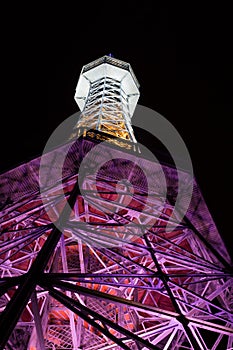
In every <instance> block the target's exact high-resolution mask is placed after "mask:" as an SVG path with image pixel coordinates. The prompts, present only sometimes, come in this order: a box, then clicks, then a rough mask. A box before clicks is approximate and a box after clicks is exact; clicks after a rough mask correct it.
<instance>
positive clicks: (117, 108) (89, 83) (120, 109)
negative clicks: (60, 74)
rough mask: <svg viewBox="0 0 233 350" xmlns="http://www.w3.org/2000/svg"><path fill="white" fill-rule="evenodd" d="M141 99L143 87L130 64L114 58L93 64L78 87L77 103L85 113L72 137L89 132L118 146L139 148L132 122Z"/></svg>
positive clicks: (82, 75) (87, 68) (81, 78)
mask: <svg viewBox="0 0 233 350" xmlns="http://www.w3.org/2000/svg"><path fill="white" fill-rule="evenodd" d="M138 98H139V84H138V81H137V79H136V77H135V75H134V73H133V71H132V68H131V66H130V64H129V63H126V62H123V61H121V60H118V59H115V58H113V57H110V56H103V57H102V58H99V59H97V60H96V61H94V62H92V63H89V64H88V65H86V66H84V67H83V69H82V72H81V74H80V78H79V81H78V84H77V87H76V93H75V100H76V102H77V104H78V106H79V108H80V110H81V112H82V113H81V115H80V118H79V120H78V122H77V124H76V126H75V128H74V133H73V135H72V137H74V136H80V135H84V136H85V135H86V133H87V132H88V135H89V136H93V135H95V136H96V133H97V134H98V137H97V138H99V139H105V140H108V141H111V142H114V143H118V144H119V141H120V139H121V140H124V141H127V142H129V143H134V144H135V143H136V142H137V141H136V139H135V137H134V133H133V129H132V126H131V118H132V115H133V113H134V110H135V107H136V104H137V101H138ZM116 138H117V139H118V140H116ZM113 140H115V141H113Z"/></svg>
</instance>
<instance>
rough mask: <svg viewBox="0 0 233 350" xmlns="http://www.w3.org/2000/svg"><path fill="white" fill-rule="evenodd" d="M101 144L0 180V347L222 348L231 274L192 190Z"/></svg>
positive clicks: (169, 173) (228, 337) (232, 326)
mask: <svg viewBox="0 0 233 350" xmlns="http://www.w3.org/2000/svg"><path fill="white" fill-rule="evenodd" d="M101 141H103V140H98V138H96V137H95V138H93V137H92V135H91V132H90V134H88V135H86V137H84V138H80V139H78V140H76V141H70V142H68V143H67V144H65V145H63V146H60V147H58V148H57V149H54V150H52V151H51V152H49V153H47V154H45V155H44V156H43V159H41V158H36V159H33V160H31V161H30V162H28V163H25V164H22V165H21V166H19V167H17V168H15V169H13V170H10V171H8V172H6V173H4V174H2V175H1V176H0V186H1V192H0V193H1V194H0V196H1V197H0V201H1V219H0V222H1V235H0V263H1V270H0V271H1V280H0V292H1V299H0V307H1V319H0V329H1V332H0V337H1V349H6V350H8V349H9V350H10V349H14V350H18V349H19V350H25V349H28V350H35V349H88V350H97V349H98V350H99V349H102V350H105V349H106V350H107V349H114V350H116V349H135V350H136V349H169V350H170V349H174V350H175V349H202V350H207V349H213V350H215V349H216V350H217V349H232V347H233V315H232V304H233V298H232V295H233V293H232V288H233V279H232V277H233V276H232V265H231V262H230V258H229V256H228V254H227V251H226V248H225V246H224V244H223V241H222V239H221V237H220V235H219V233H218V231H217V228H216V226H215V224H214V222H213V219H212V217H211V215H210V213H209V211H208V208H207V206H206V204H205V201H204V199H203V196H202V194H201V192H200V189H199V187H198V185H197V183H196V181H195V180H194V179H193V178H192V177H190V175H189V174H188V173H187V172H186V171H184V170H177V169H175V168H173V167H171V166H169V165H166V164H164V165H161V164H158V163H157V162H154V161H152V160H151V159H147V158H145V157H144V156H143V155H142V154H138V153H137V152H135V151H133V150H132V151H131V150H130V149H128V150H127V148H126V147H124V148H121V147H117V146H116V144H114V145H113V144H111V143H110V142H108V143H106V142H103V143H101ZM83 169H84V170H83ZM84 175H85V176H84ZM178 177H179V181H180V185H181V186H183V189H184V191H183V197H182V198H181V200H180V204H179V208H180V209H181V212H182V207H185V205H186V201H187V198H186V191H185V189H188V188H189V186H193V194H192V199H191V202H190V205H189V208H188V210H187V212H186V214H185V216H184V217H183V218H182V219H181V216H180V215H181V214H180V212H179V210H175V211H174V203H175V201H176V198H177V179H178Z"/></svg>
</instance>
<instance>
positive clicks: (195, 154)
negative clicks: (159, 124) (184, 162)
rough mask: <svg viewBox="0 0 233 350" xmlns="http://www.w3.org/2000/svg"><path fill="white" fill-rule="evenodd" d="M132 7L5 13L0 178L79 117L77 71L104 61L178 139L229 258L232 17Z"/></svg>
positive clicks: (201, 10) (219, 10)
mask: <svg viewBox="0 0 233 350" xmlns="http://www.w3.org/2000/svg"><path fill="white" fill-rule="evenodd" d="M133 4H134V3H133V2H131V4H130V3H129V2H128V3H127V2H111V3H110V2H101V6H102V7H99V4H96V5H94V7H93V5H91V4H90V3H86V4H85V6H83V7H82V9H81V8H80V7H79V6H76V8H72V6H69V7H68V6H62V5H61V6H60V7H59V6H58V5H57V7H56V8H55V9H54V10H53V11H49V10H48V9H41V8H36V7H35V8H29V9H28V8H27V11H29V12H28V13H27V12H24V9H22V8H19V9H17V8H15V9H14V12H13V11H10V12H9V13H8V14H7V13H6V16H8V17H9V18H8V17H7V18H8V20H7V25H6V28H5V31H4V32H3V33H7V34H6V35H3V40H2V43H1V49H2V50H1V51H2V58H3V60H4V63H3V64H2V75H1V82H2V88H3V90H4V93H3V95H2V102H3V104H2V117H1V123H2V127H1V142H2V145H1V165H0V170H1V171H4V170H7V169H9V168H12V167H14V166H16V165H17V164H19V163H21V162H23V161H25V160H27V159H31V158H33V157H35V156H37V155H40V154H41V152H42V150H43V147H44V145H45V143H46V140H47V139H48V137H49V136H50V134H51V133H52V131H53V130H54V129H55V128H56V127H57V126H58V125H59V124H60V123H61V122H62V121H63V120H64V119H66V118H67V117H69V116H70V115H72V114H73V113H75V112H76V111H77V110H78V107H77V105H76V104H75V101H74V99H73V96H74V91H75V87H76V83H77V80H78V77H79V73H80V70H81V68H82V66H83V65H84V64H86V63H89V62H91V61H92V60H94V59H96V58H99V57H101V56H103V55H105V54H108V53H110V52H111V53H113V54H114V56H115V57H116V58H119V59H122V60H124V61H127V62H130V63H131V65H132V67H133V70H134V72H135V74H136V76H137V78H138V80H139V82H140V85H141V88H140V92H141V96H140V100H139V103H140V104H141V105H144V106H147V107H150V108H152V109H154V110H155V111H157V112H159V113H160V114H162V115H163V116H164V117H166V118H167V119H168V120H169V121H170V122H171V123H172V124H173V125H174V126H175V127H176V129H177V130H178V131H179V133H180V135H181V136H182V138H183V140H184V141H185V143H186V145H187V147H188V149H189V152H190V154H191V157H192V161H193V167H194V172H195V175H196V178H197V180H198V183H199V185H200V187H201V190H202V192H203V195H204V197H205V200H206V202H207V205H208V207H209V209H210V212H211V214H212V216H213V218H214V220H215V222H216V224H217V227H218V228H219V231H220V232H221V234H222V236H223V237H224V239H225V241H226V244H227V245H228V247H231V249H232V250H233V248H232V246H233V245H232V238H231V237H232V236H231V235H232V233H231V224H230V218H231V215H232V206H231V198H232V184H231V182H232V176H231V170H230V165H231V161H232V128H231V126H230V122H231V118H232V55H231V52H230V51H231V43H232V37H231V28H230V22H231V18H230V13H231V11H230V9H229V8H226V7H223V6H222V7H217V5H216V6H214V5H213V4H212V5H211V7H207V6H206V8H205V7H204V6H203V5H202V6H197V5H196V6H193V7H191V6H189V7H188V6H186V7H184V6H181V5H180V6H177V4H176V5H170V6H156V7H155V8H154V9H152V8H151V7H150V6H149V2H148V3H147V5H145V6H143V5H142V7H141V8H140V9H139V8H134V7H132V5H133ZM18 10H19V11H21V13H20V14H19V13H18ZM12 29H13V30H12ZM145 144H146V141H145ZM229 249H230V248H229Z"/></svg>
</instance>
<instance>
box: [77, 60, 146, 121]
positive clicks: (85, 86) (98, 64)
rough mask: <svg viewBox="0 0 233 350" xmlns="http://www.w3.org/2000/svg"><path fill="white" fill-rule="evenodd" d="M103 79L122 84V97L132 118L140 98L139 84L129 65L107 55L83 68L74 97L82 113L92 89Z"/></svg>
mask: <svg viewBox="0 0 233 350" xmlns="http://www.w3.org/2000/svg"><path fill="white" fill-rule="evenodd" d="M103 79H106V80H108V79H111V81H116V83H118V84H119V83H120V88H121V90H122V96H124V98H125V99H126V100H127V104H128V115H129V117H130V118H131V117H132V115H133V113H134V110H135V107H136V104H137V101H138V98H139V83H138V81H137V78H136V77H135V75H134V72H133V70H132V68H131V66H130V64H129V63H126V62H124V61H121V60H118V59H116V58H114V57H111V56H107V55H106V56H103V57H101V58H99V59H97V60H95V61H93V62H91V63H89V64H87V65H85V66H84V67H83V68H82V71H81V74H80V78H79V81H78V84H77V87H76V92H75V96H74V98H75V101H76V102H77V104H78V106H79V108H80V110H81V112H82V111H83V110H84V108H85V105H86V101H87V99H88V95H89V93H90V89H91V87H92V86H93V84H94V83H97V82H98V81H102V80H103Z"/></svg>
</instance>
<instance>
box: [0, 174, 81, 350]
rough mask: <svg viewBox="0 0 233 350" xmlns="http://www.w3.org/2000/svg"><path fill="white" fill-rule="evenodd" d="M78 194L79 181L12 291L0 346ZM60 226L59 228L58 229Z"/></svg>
mask: <svg viewBox="0 0 233 350" xmlns="http://www.w3.org/2000/svg"><path fill="white" fill-rule="evenodd" d="M79 194H80V190H79V183H78V181H77V182H76V184H75V186H74V188H73V190H72V192H71V195H70V197H69V199H68V201H67V203H66V206H65V207H64V209H63V211H62V214H61V216H60V220H59V223H58V225H57V226H54V228H53V230H52V232H51V233H50V235H49V236H48V238H47V240H46V242H45V244H44V245H43V247H42V248H41V250H40V252H39V253H38V255H37V258H36V260H35V261H34V262H33V264H32V266H31V268H30V270H29V271H28V273H27V275H26V277H25V279H24V280H23V282H22V283H21V284H20V285H19V288H18V289H17V290H16V292H15V293H14V295H13V297H12V299H11V300H10V301H9V302H8V304H7V306H6V308H5V309H4V311H3V312H2V314H1V319H0V329H1V339H0V348H1V349H3V348H4V346H5V345H6V343H7V341H8V339H9V337H10V335H11V333H12V331H13V329H14V328H15V326H16V324H17V321H18V319H19V317H20V315H21V314H22V312H23V310H24V309H25V307H26V305H27V303H28V301H29V299H30V297H31V295H32V293H33V291H34V290H35V288H36V285H37V280H38V278H39V276H40V274H41V273H43V271H44V269H45V267H46V265H47V263H48V262H49V259H50V257H51V255H52V254H53V251H54V249H55V248H56V246H57V244H58V242H59V240H60V238H61V235H62V227H64V224H65V222H66V221H67V220H68V219H69V217H70V213H71V211H72V208H73V207H74V204H75V201H76V198H77V196H78V195H79ZM58 227H60V228H61V229H59V228H58Z"/></svg>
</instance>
